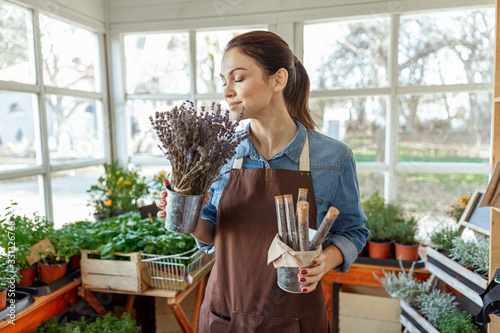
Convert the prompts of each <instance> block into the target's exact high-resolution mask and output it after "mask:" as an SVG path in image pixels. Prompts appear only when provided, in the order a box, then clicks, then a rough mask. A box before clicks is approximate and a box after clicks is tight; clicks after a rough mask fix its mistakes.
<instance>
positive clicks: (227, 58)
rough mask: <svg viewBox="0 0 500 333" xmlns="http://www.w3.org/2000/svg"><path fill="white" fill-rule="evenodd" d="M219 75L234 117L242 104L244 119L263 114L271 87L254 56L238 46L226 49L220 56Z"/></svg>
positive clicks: (271, 95) (269, 98)
mask: <svg viewBox="0 0 500 333" xmlns="http://www.w3.org/2000/svg"><path fill="white" fill-rule="evenodd" d="M221 79H222V83H223V85H224V92H223V94H224V99H225V100H226V101H227V103H228V105H229V110H230V111H231V115H232V116H233V117H234V118H238V117H239V115H240V113H241V110H242V109H243V107H245V112H244V114H243V118H244V119H251V118H259V116H262V115H265V112H263V111H264V110H265V109H266V108H267V107H269V105H270V103H271V99H272V97H273V88H274V87H273V86H272V84H271V82H272V80H269V79H268V76H267V75H266V73H264V71H263V70H262V68H260V67H259V66H258V65H257V63H256V62H255V60H253V59H252V58H250V57H249V56H247V55H245V54H244V53H242V52H240V51H239V50H238V49H230V50H229V51H227V52H226V53H225V54H224V57H223V58H222V64H221Z"/></svg>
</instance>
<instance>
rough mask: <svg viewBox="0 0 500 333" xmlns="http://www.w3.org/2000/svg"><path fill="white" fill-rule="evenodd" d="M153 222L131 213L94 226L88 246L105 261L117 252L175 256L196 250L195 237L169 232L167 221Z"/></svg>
mask: <svg viewBox="0 0 500 333" xmlns="http://www.w3.org/2000/svg"><path fill="white" fill-rule="evenodd" d="M152 221H153V222H152V223H151V221H150V220H149V219H148V218H146V219H141V217H140V214H139V213H138V212H130V213H126V214H123V215H120V216H116V217H114V218H110V219H107V220H104V221H100V222H95V223H92V224H91V227H90V228H89V229H88V230H87V233H88V238H87V239H89V240H90V241H89V242H88V245H89V246H90V247H91V249H94V250H96V251H97V252H98V253H99V254H100V257H101V258H103V259H106V258H111V257H112V256H113V253H114V252H123V253H130V252H136V251H143V252H145V253H148V254H163V255H171V254H179V253H183V252H185V251H188V250H191V249H193V248H195V247H196V242H195V240H194V238H193V237H192V236H191V235H182V234H176V233H173V232H169V231H167V230H165V221H164V220H161V219H159V218H157V217H153V218H152Z"/></svg>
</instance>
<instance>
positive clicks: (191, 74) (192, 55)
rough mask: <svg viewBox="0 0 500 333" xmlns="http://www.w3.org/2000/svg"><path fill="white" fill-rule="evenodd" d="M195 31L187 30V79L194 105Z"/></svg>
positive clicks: (195, 88)
mask: <svg viewBox="0 0 500 333" xmlns="http://www.w3.org/2000/svg"><path fill="white" fill-rule="evenodd" d="M196 71H197V69H196V32H195V31H194V30H191V31H189V81H190V85H191V89H190V93H189V99H190V100H191V101H193V103H195V105H196V92H197V91H198V89H197V87H196V76H197V73H196Z"/></svg>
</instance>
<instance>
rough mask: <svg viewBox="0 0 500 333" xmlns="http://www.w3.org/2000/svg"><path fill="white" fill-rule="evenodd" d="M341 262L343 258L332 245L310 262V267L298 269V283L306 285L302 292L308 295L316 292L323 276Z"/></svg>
mask: <svg viewBox="0 0 500 333" xmlns="http://www.w3.org/2000/svg"><path fill="white" fill-rule="evenodd" d="M343 262H344V257H343V255H342V252H340V250H339V249H338V247H336V246H333V245H330V246H328V247H327V248H326V249H324V250H323V251H322V252H321V254H320V255H319V256H317V257H316V258H314V259H313V260H312V261H311V266H310V267H301V268H300V270H299V276H298V278H299V282H300V283H303V284H306V285H304V286H303V287H302V292H303V293H310V292H312V291H314V290H316V288H317V286H318V283H319V282H320V281H321V278H322V277H323V275H325V274H326V272H328V271H329V270H331V269H333V268H334V267H337V266H338V265H340V264H342V263H343ZM307 284H309V285H307Z"/></svg>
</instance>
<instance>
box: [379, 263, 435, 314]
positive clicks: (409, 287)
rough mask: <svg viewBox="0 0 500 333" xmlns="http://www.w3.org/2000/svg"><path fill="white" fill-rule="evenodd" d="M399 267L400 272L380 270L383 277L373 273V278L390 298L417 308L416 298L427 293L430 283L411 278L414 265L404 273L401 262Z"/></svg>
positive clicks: (418, 304)
mask: <svg viewBox="0 0 500 333" xmlns="http://www.w3.org/2000/svg"><path fill="white" fill-rule="evenodd" d="M399 265H400V267H401V271H400V272H395V271H390V272H386V271H384V270H382V273H383V274H384V275H383V277H381V278H380V277H378V276H377V275H376V274H375V272H374V273H373V276H374V277H375V279H377V280H378V281H379V282H380V284H382V286H383V287H384V289H385V291H387V293H388V294H389V295H390V296H391V297H392V298H398V299H400V300H402V301H404V302H406V303H408V304H410V305H412V306H413V307H415V308H419V307H420V303H419V301H418V296H420V295H422V294H427V293H429V290H430V288H431V282H430V281H423V282H422V281H419V280H417V279H416V278H415V277H414V276H413V270H414V268H415V263H413V264H412V266H411V268H410V269H409V270H408V272H406V271H405V269H404V268H403V263H402V261H401V260H400V261H399Z"/></svg>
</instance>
